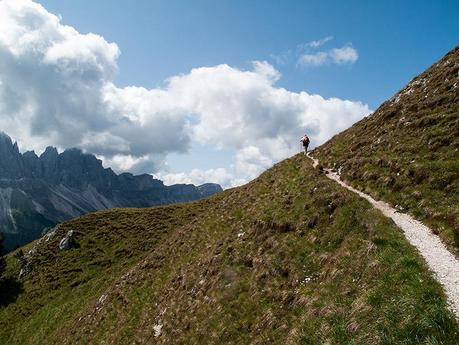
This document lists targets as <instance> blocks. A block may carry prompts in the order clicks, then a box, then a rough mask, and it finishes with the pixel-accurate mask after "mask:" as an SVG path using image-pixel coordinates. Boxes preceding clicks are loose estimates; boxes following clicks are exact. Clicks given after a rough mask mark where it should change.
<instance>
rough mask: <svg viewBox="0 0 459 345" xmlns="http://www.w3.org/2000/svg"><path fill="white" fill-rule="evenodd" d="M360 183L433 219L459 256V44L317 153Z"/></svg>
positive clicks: (356, 184)
mask: <svg viewBox="0 0 459 345" xmlns="http://www.w3.org/2000/svg"><path fill="white" fill-rule="evenodd" d="M313 154H314V156H316V157H317V158H319V160H320V162H321V163H322V164H323V165H325V166H328V167H333V168H335V169H336V170H337V171H339V172H340V174H341V178H342V179H343V180H345V181H347V182H348V183H350V184H351V185H352V186H353V187H355V188H357V189H359V190H362V191H365V192H366V193H369V194H371V195H372V196H373V197H375V198H377V199H378V198H380V199H383V200H385V201H387V202H389V203H391V204H392V205H393V206H396V207H397V208H399V209H400V210H403V211H406V212H409V213H411V214H413V215H414V216H415V217H416V218H417V219H419V220H421V221H423V222H426V223H427V224H428V225H430V226H431V227H432V228H434V229H435V231H436V232H437V233H438V234H439V235H440V236H441V238H442V239H443V240H444V241H445V242H446V243H447V244H448V245H449V246H450V249H451V250H452V251H453V252H454V253H455V254H456V255H458V254H459V47H456V48H455V49H453V50H452V51H451V52H449V53H448V54H447V55H446V56H445V57H443V58H442V59H441V60H440V61H438V62H437V63H436V64H434V65H433V66H432V67H430V68H429V69H427V70H426V71H425V72H424V73H422V74H420V75H419V76H417V77H416V78H414V79H413V80H412V81H411V82H410V83H409V84H408V85H407V86H406V87H405V88H404V89H403V90H401V91H399V92H398V93H397V94H395V95H394V97H392V98H391V99H390V100H389V101H387V102H385V103H383V104H382V105H381V106H380V107H379V108H378V109H377V110H376V111H375V112H374V113H373V114H372V115H370V116H368V117H366V118H364V119H363V120H361V121H360V122H358V123H357V124H355V125H354V126H352V127H351V128H349V129H347V130H346V131H344V132H342V133H340V134H339V135H337V136H335V137H334V138H332V139H331V140H330V141H329V142H327V143H326V144H324V145H323V146H321V147H319V148H318V149H316V150H315V151H314V152H313Z"/></svg>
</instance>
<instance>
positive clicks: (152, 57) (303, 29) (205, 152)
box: [0, 0, 459, 186]
mask: <svg viewBox="0 0 459 345" xmlns="http://www.w3.org/2000/svg"><path fill="white" fill-rule="evenodd" d="M39 3H40V4H42V5H43V6H44V8H45V10H46V11H47V12H49V14H55V15H59V16H60V17H61V24H62V25H69V26H72V27H73V28H75V30H76V31H77V32H78V33H79V34H83V35H84V34H87V33H90V32H91V33H95V34H97V35H99V36H101V37H102V38H103V40H104V42H105V43H107V42H108V43H110V42H114V43H116V45H117V46H118V48H119V51H120V52H121V54H120V55H119V57H118V56H115V55H116V54H114V55H113V56H110V57H107V58H106V57H104V59H105V60H104V61H105V62H107V61H108V62H107V64H108V65H110V66H112V65H116V67H117V72H116V73H113V76H112V75H111V74H106V73H105V72H104V73H105V74H104V75H103V77H101V78H105V79H106V80H107V82H108V83H113V84H115V85H116V87H117V89H114V91H113V92H112V93H110V97H112V98H113V99H114V101H113V102H115V101H116V102H117V103H116V107H119V109H123V111H131V109H132V107H131V105H129V104H131V103H129V102H133V99H137V100H138V99H139V97H140V98H141V99H145V98H148V97H150V96H149V93H148V92H145V93H142V92H143V91H142V90H140V89H138V90H137V91H136V92H138V93H142V96H138V95H137V93H136V96H135V97H134V96H132V95H131V93H129V92H128V90H127V89H126V88H128V87H130V86H135V87H136V88H145V89H146V90H154V92H157V91H158V90H164V89H166V90H167V89H173V91H171V92H169V93H170V99H171V101H170V102H174V100H175V98H174V97H182V96H183V95H184V94H186V96H183V97H184V99H183V100H180V101H179V102H178V103H180V106H176V107H173V108H172V107H171V106H170V105H168V106H167V107H166V106H161V107H159V108H160V110H158V109H157V108H158V107H157V108H155V106H152V107H153V108H151V109H150V108H148V107H147V105H145V106H142V107H139V109H140V108H141V109H140V110H139V109H137V110H135V111H134V110H132V111H133V112H134V113H135V114H133V115H132V117H131V118H130V119H133V118H135V120H136V121H139V123H140V125H139V126H138V127H139V128H138V127H135V129H132V128H128V129H119V128H116V130H114V129H113V128H114V127H113V125H111V127H110V128H111V129H106V130H104V131H99V128H101V127H100V123H102V122H104V121H108V120H107V119H108V117H110V116H112V117H113V116H115V115H114V114H115V113H110V114H108V113H103V114H101V115H100V116H101V118H103V119H104V121H102V120H101V121H99V122H98V123H99V125H97V126H96V125H94V123H90V122H78V125H75V129H74V131H73V132H75V131H78V130H80V131H82V130H84V129H85V127H84V126H88V129H87V130H88V133H93V134H94V135H96V137H97V143H99V142H100V143H101V144H100V145H95V144H94V143H91V144H88V142H89V141H91V140H92V139H88V137H84V136H80V137H77V136H75V139H74V140H73V141H72V140H69V139H68V137H69V136H66V138H61V137H59V136H58V135H57V134H55V133H57V132H56V131H57V129H56V128H50V129H48V130H49V133H51V134H48V135H47V132H46V130H44V129H41V128H40V129H37V127H36V126H33V125H31V126H30V129H29V130H27V131H22V132H19V131H18V132H17V133H13V134H15V135H16V136H17V137H19V138H18V140H19V141H20V143H23V145H25V146H31V145H30V142H31V140H30V139H29V140H27V138H26V137H27V135H29V136H32V137H35V141H34V142H35V143H38V144H36V145H35V146H33V145H32V146H33V148H35V149H37V150H40V145H42V146H44V145H45V144H54V145H57V146H58V147H59V148H61V149H64V148H65V147H66V146H67V145H71V146H81V147H83V148H85V149H86V150H88V151H92V152H94V153H96V154H98V156H100V157H102V158H103V159H104V162H105V163H106V164H109V165H113V166H114V167H115V168H117V169H118V170H123V169H130V170H133V171H135V172H142V171H144V172H153V173H155V174H156V175H158V176H160V177H162V178H164V179H166V182H171V183H172V182H195V183H200V182H203V180H205V179H214V180H215V181H216V182H220V183H223V184H225V185H227V186H229V185H235V184H238V183H241V182H243V181H247V180H249V179H250V178H253V177H254V176H256V175H257V174H258V173H259V172H260V171H262V170H263V169H265V168H267V167H268V166H270V165H271V164H272V163H274V162H276V161H278V160H279V159H282V158H285V157H286V156H288V155H289V154H291V153H293V151H294V150H297V149H298V145H297V143H296V142H295V144H286V143H285V142H287V141H292V140H294V139H293V138H295V140H296V136H297V134H299V133H302V132H303V131H305V130H306V131H311V133H312V139H313V144H320V143H322V142H323V141H324V140H325V139H327V138H328V137H330V136H331V135H332V134H335V133H336V132H337V131H339V130H342V129H344V128H346V127H347V126H348V125H350V124H352V123H353V122H355V121H356V120H358V119H359V118H361V117H362V116H364V115H365V113H366V112H367V110H368V109H372V110H374V109H376V108H377V106H378V105H379V104H380V103H381V102H383V101H384V100H386V99H387V98H389V97H390V96H392V95H393V94H394V93H395V92H396V91H397V90H399V89H400V88H401V87H403V86H404V85H405V84H406V83H407V82H408V81H409V80H410V79H411V78H412V77H414V76H415V75H416V74H418V73H420V72H422V71H423V70H424V69H425V68H427V67H428V66H430V65H431V64H433V63H434V62H435V61H436V60H438V59H439V58H441V57H442V56H443V55H444V54H445V53H446V52H448V51H449V50H450V49H452V48H453V47H454V46H455V45H457V44H458V37H459V24H458V23H459V21H458V20H457V13H459V2H457V1H266V0H265V1H210V0H209V1H171V0H168V1H139V0H138V1H135V2H132V1H107V0H103V1H102V0H99V1H88V0H80V1H70V0H58V1H57V0H43V1H39ZM16 10H17V9H16ZM61 24H58V25H61ZM59 30H60V29H59ZM41 32H42V34H43V35H47V34H48V32H47V31H45V30H43V31H41ZM324 38H328V39H327V40H324V41H326V42H324V43H323V44H322V45H320V46H317V47H313V46H311V44H310V42H313V41H318V40H321V39H324ZM85 40H86V39H85ZM85 42H89V40H86V41H85ZM104 42H102V43H100V42H99V43H100V45H98V46H97V48H94V47H95V46H94V45H91V46H90V48H88V49H89V50H90V51H91V52H93V53H94V52H96V53H94V54H95V55H94V56H96V58H100V56H101V54H102V55H103V53H100V50H103V49H108V46H107V45H106V44H105V43H104ZM308 42H309V45H308ZM0 43H1V41H0ZM9 44H10V45H11V43H9ZM49 44H53V43H49ZM85 44H86V43H85ZM88 44H89V43H88ZM67 46H68V45H67ZM346 47H347V48H352V51H353V52H354V53H355V54H356V55H355V56H354V57H351V58H349V56H346V57H345V60H339V59H338V58H336V54H335V52H336V53H339V51H341V50H342V49H344V48H346ZM80 48H81V47H80ZM80 48H79V49H80ZM11 49H12V48H11ZM92 49H93V50H94V51H93V50H92ZM338 50H339V51H338ZM82 51H84V49H82ZM65 54H67V56H68V54H69V52H66V53H65ZM321 54H322V55H321ZM333 54H335V55H333ZM304 55H308V56H310V57H313V58H314V59H316V58H318V57H321V58H320V61H319V62H318V63H316V64H314V63H301V61H311V59H306V58H305V59H303V60H301V58H302V56H304ZM71 58H72V59H82V60H81V61H85V63H86V61H87V60H85V59H86V57H85V56H83V57H82V56H80V55H78V56H76V55H75V54H73V55H72V56H71ZM346 59H347V60H346ZM27 61H29V60H27ZM56 61H58V62H56ZM56 61H55V62H56V63H59V64H60V63H61V62H62V59H60V60H59V59H56ZM88 61H89V60H88ZM253 61H266V62H267V65H263V66H264V67H263V66H262V67H263V68H258V69H257V68H256V66H255V65H252V63H253ZM314 61H318V60H314ZM105 62H104V63H105ZM47 63H49V62H47ZM18 64H19V62H18ZM23 64H24V63H23V62H22V65H23ZM77 65H82V64H81V63H78V64H77ZM221 65H228V66H229V67H230V69H225V68H217V67H216V66H221ZM59 66H61V65H59ZM260 66H261V65H259V67H260ZM267 66H268V67H267ZM35 67H36V66H35ZM35 67H34V68H35ZM203 67H209V68H211V69H210V70H204V69H202V68H203ZM12 68H13V67H11V69H12ZM36 68H37V69H38V67H36ZM40 68H41V67H40ZM270 68H271V69H273V70H274V72H273V71H272V70H271V69H270ZM192 69H199V70H198V72H197V73H196V75H195V76H194V75H192V74H191V73H190V71H191V70H192ZM250 71H253V72H254V73H252V74H251V73H249V72H250ZM2 72H3V73H4V75H8V73H7V72H8V71H1V70H0V78H1V77H2V74H1V73H2ZM245 72H247V73H245ZM66 75H67V74H66ZM229 75H231V77H229ZM21 76H22V74H21ZM174 76H175V77H178V78H179V81H178V82H177V83H176V84H177V86H171V84H170V82H169V81H168V80H169V78H171V77H174ZM180 76H182V77H183V76H184V78H181V79H180ZM259 76H263V78H264V79H263V81H262V82H261V83H262V84H263V88H265V89H263V88H262V87H261V86H260V84H258V81H259V80H258V79H257V78H258V77H259ZM60 77H61V76H60ZM252 77H254V78H255V79H256V80H255V79H253V78H252ZM15 78H16V80H17V79H18V78H20V77H19V76H16V77H15ZM225 78H229V79H225ZM238 78H240V79H241V83H243V84H241V86H240V87H241V88H244V89H245V88H247V90H248V91H247V95H253V96H247V97H245V95H244V94H242V95H241V94H237V95H233V94H232V92H234V88H238V87H239V84H238V82H237V81H236V82H235V84H231V83H232V82H233V81H234V79H238ZM214 80H222V83H224V84H225V83H228V85H232V86H231V87H232V89H228V90H225V89H224V88H223V87H221V84H215V85H214V84H213V81H214ZM242 80H244V82H242ZM0 81H1V79H0ZM209 81H210V82H209ZM228 81H230V82H228ZM79 82H81V80H80V79H79ZM204 82H206V83H208V84H209V85H210V86H209V87H210V90H211V91H213V90H215V89H218V90H220V93H217V92H215V95H214V96H213V97H214V98H212V99H209V98H208V97H207V96H206V95H207V93H206V95H204V96H203V95H202V90H201V89H199V90H201V91H199V92H198V91H196V88H197V86H196V85H202V84H203V83H204ZM176 84H174V85H176ZM72 85H73V84H72ZM248 85H250V86H248ZM52 87H53V86H52V85H51V86H50V88H52ZM228 87H229V86H228ZM183 89H187V90H188V89H193V92H188V91H186V92H182V91H177V90H183ZM283 89H285V90H287V91H288V94H287V95H284V94H283V91H282V90H283ZM254 90H255V91H254ZM141 91H142V92H141ZM302 91H304V92H306V93H307V95H303V96H300V93H301V92H302ZM0 92H1V91H0ZM229 94H231V95H230V96H228V95H229ZM316 94H317V95H320V96H321V97H322V98H323V99H324V100H325V101H323V100H320V99H319V100H317V99H315V98H313V97H309V96H310V95H316ZM266 95H268V96H266ZM265 96H266V97H267V99H269V100H272V99H275V100H276V101H273V103H272V104H270V105H267V104H266V102H264V103H263V104H260V99H261V98H263V97H265ZM78 97H81V98H82V103H85V104H86V103H87V104H92V103H91V102H95V103H97V100H92V99H89V100H87V99H86V98H85V97H87V96H85V94H81V95H80V96H78ZM154 97H156V95H154ZM154 97H153V98H152V100H153V99H156V98H154ZM190 97H193V98H199V101H198V102H197V104H194V103H193V105H190V104H189V101H188V98H190ZM200 97H202V99H201V98H200ZM241 97H242V100H241ZM250 97H252V98H253V102H251V101H250V99H248V98H250ZM292 97H293V98H295V99H296V98H298V99H296V100H294V101H291V98H292ZM329 98H337V99H339V100H340V101H339V102H338V103H337V104H333V105H330V104H329V103H330V102H327V101H326V100H328V99H329ZM119 99H123V100H125V101H123V102H125V103H126V104H124V103H123V104H122V105H119V102H118V101H119ZM219 99H224V101H222V102H221V107H219V106H218V105H219V104H220V103H218V100H219ZM344 100H350V101H352V102H354V103H353V104H352V105H349V104H347V103H345V102H344ZM34 101H35V102H36V101H37V100H34ZM225 102H227V103H225ZM150 103H154V102H153V101H152V102H150ZM150 103H149V104H150ZM114 104H115V103H114ZM234 105H235V106H234ZM65 106H67V105H62V104H51V105H49V106H48V108H47V109H48V111H49V109H53V110H52V111H56V112H58V110H55V109H65ZM148 106H151V104H150V105H148ZM230 106H231V107H232V106H234V107H232V108H231V109H238V110H239V109H240V110H241V113H243V115H240V116H241V118H240V119H239V118H238V119H237V121H236V120H235V121H233V123H226V121H227V120H228V121H230V120H231V116H232V115H231V113H228V114H225V115H220V116H221V118H220V119H219V120H218V121H214V120H213V118H212V116H214V114H215V112H216V111H218V109H221V108H222V109H223V110H225V109H226V108H228V107H230ZM146 107H147V108H148V111H146V114H143V113H142V111H144V109H145V108H146ZM282 107H284V108H282ZM299 107H304V108H301V109H299ZM73 108H74V106H72V110H73ZM165 108H167V110H163V109H165ZM110 109H112V108H110ZM117 109H118V108H117ZM126 109H128V110H126ZM216 109H217V110H216ZM283 109H285V111H284V110H283ZM85 111H88V112H90V109H89V110H88V109H78V111H76V110H75V115H73V119H75V117H77V116H80V115H79V114H80V113H84V112H85ZM136 111H137V113H136ZM314 111H316V113H315V114H313V115H311V112H314ZM119 112H121V110H119V111H117V112H116V116H121V117H122V115H120V114H118V113H119ZM179 112H181V113H182V117H181V118H180V119H181V120H178V119H177V118H176V117H175V116H178V115H177V113H179ZM140 113H142V114H141V115H139V114H140ZM159 113H161V114H160V115H161V116H160V117H159V118H157V117H154V116H157V115H158V114H159ZM266 113H268V114H271V113H272V116H268V117H263V116H261V115H259V114H266ZM149 114H150V115H149ZM153 114H154V115H153ZM315 115H317V116H316V117H314V116H315ZM24 116H25V115H24ZM38 116H42V115H38V113H37V114H36V116H35V117H38ZM63 116H66V115H65V114H59V113H56V118H60V117H63ZM142 116H146V117H148V116H150V117H151V119H153V118H154V121H153V120H151V121H152V122H154V123H155V124H157V126H156V127H155V126H154V125H153V124H151V125H149V126H145V125H144V122H145V121H143V120H139V118H143V117H142ZM215 116H217V115H215ZM238 116H239V114H238ZM82 117H84V116H83V115H82ZM88 117H90V116H89V115H88ZM166 117H167V123H165V125H164V126H162V127H161V126H159V123H160V122H158V121H160V120H164V118H166ZM171 117H173V118H174V120H173V121H171V120H170V118H171ZM293 118H295V119H296V120H295V121H293V120H292V119H293ZM322 118H324V119H325V120H322ZM190 119H193V121H196V122H202V123H203V126H202V128H198V129H196V128H194V127H193V126H192V125H190V123H189V120H190ZM254 119H256V121H259V124H260V128H261V127H263V128H264V127H265V126H264V125H265V124H266V123H267V122H269V121H272V126H271V127H269V126H267V128H266V129H265V131H264V132H263V133H261V132H260V131H258V130H257V126H256V122H255V123H254V122H253V121H255V120H254ZM335 119H337V120H336V121H335ZM338 119H339V120H338ZM182 120H183V121H188V123H185V122H184V124H178V122H180V121H182ZM283 120H285V121H283ZM85 121H86V120H85ZM110 121H111V120H110ZM120 121H124V120H120ZM205 121H207V122H205ZM333 122H337V123H338V122H339V125H336V126H332V125H330V123H333ZM69 123H71V124H72V125H74V122H73V121H72V122H68V121H67V122H66V124H69ZM220 123H225V124H224V125H223V124H222V128H219V124H220ZM2 125H3V126H4V127H5V128H6V129H7V130H8V128H9V127H8V123H5V124H2ZM288 125H294V126H298V127H299V128H297V130H295V131H290V130H288V129H285V130H279V131H275V130H274V129H273V128H281V127H283V126H285V127H287V126H288ZM237 126H245V127H247V128H252V132H250V131H249V130H247V131H241V133H238V135H237V136H236V135H234V136H232V133H233V132H235V131H236V129H237V128H238V127H237ZM147 127H148V128H147ZM215 127H218V128H219V130H220V132H215V133H212V135H211V134H209V133H210V132H212V130H213V129H214V128H215ZM268 127H269V128H268ZM107 128H108V127H107ZM158 128H160V129H159V132H158V134H156V133H157V132H155V131H158ZM161 128H164V131H166V130H170V131H176V133H177V136H180V138H182V139H183V145H182V146H180V145H177V147H175V146H173V147H168V146H167V145H166V144H164V145H163V142H161V141H160V139H158V140H156V139H155V140H156V141H155V140H152V144H151V145H154V146H155V148H153V149H151V150H150V151H149V150H148V148H147V146H148V139H146V140H143V141H142V140H139V141H141V142H139V143H137V142H135V141H136V140H137V139H138V137H139V136H148V135H149V133H151V135H152V137H154V138H163V137H164V138H163V140H164V141H170V140H174V139H173V138H174V136H166V135H163V134H164V133H161ZM209 129H211V130H209ZM195 130H196V131H197V132H199V131H200V134H199V133H198V134H193V135H190V136H189V137H188V136H187V135H188V133H191V132H193V133H194V131H195ZM205 130H208V131H209V133H207V132H205ZM149 131H150V132H149ZM182 131H183V133H182ZM230 131H231V132H230ZM118 132H119V134H118ZM126 133H131V134H130V136H129V135H127V134H126ZM230 133H231V137H230V135H229V134H230ZM93 134H91V135H93ZM207 134H209V135H207ZM70 136H71V135H70ZM226 137H228V140H224V139H222V138H226ZM255 137H256V140H255V139H254V138H255ZM107 138H108V139H107ZM171 138H172V139H171ZM64 139H65V140H64ZM107 142H109V143H110V144H105V143H107ZM281 142H282V143H281ZM113 143H116V145H118V146H116V145H115V144H113ZM92 144H94V145H92ZM85 145H86V146H85ZM104 145H105V146H104ZM162 146H164V149H161V150H160V149H157V148H158V147H162ZM126 147H130V149H125V148H126ZM134 147H137V148H138V149H134ZM129 150H130V151H129ZM193 169H195V170H196V171H194V173H193V174H192V173H191V171H192V170H193ZM216 169H220V170H218V171H216ZM244 171H250V173H248V174H244V173H243V172H244Z"/></svg>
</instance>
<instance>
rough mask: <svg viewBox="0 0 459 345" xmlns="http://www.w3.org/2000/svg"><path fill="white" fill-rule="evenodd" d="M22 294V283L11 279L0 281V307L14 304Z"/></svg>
mask: <svg viewBox="0 0 459 345" xmlns="http://www.w3.org/2000/svg"><path fill="white" fill-rule="evenodd" d="M22 292H24V288H23V286H22V283H21V282H19V281H17V280H16V279H13V278H3V279H1V280H0V307H6V306H7V305H8V304H10V303H14V302H15V301H16V299H17V298H18V296H19V295H20V294H21V293H22Z"/></svg>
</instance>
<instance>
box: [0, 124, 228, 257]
mask: <svg viewBox="0 0 459 345" xmlns="http://www.w3.org/2000/svg"><path fill="white" fill-rule="evenodd" d="M220 191H222V188H221V187H220V186H219V185H217V184H212V183H207V184H203V185H201V186H194V185H190V184H177V185H172V186H165V185H164V184H163V182H162V181H160V180H157V179H154V178H153V177H152V176H151V175H148V174H143V175H137V176H135V175H133V174H130V173H122V174H119V175H117V174H116V173H115V172H113V170H112V169H110V168H104V167H103V165H102V162H101V161H100V160H99V159H97V158H96V157H95V156H94V155H91V154H86V153H83V152H82V151H81V150H79V149H68V150H65V151H64V152H62V153H58V151H57V149H56V148H54V147H47V148H46V150H45V151H44V152H43V153H42V154H41V155H40V156H38V155H36V154H35V152H33V151H28V152H25V153H21V152H20V151H19V148H18V144H17V143H13V141H12V139H11V138H10V137H9V136H8V135H7V134H5V133H0V229H1V230H0V232H2V233H4V237H5V243H4V246H5V248H6V249H7V250H11V249H12V248H14V247H16V246H19V245H23V244H26V243H28V242H30V241H32V240H34V239H36V238H38V237H39V236H40V235H42V234H43V233H44V232H46V231H47V230H48V229H49V228H51V227H53V226H55V225H56V224H58V223H61V222H63V221H66V220H69V219H71V218H75V217H78V216H81V215H83V214H86V213H89V212H94V211H97V210H102V209H109V208H116V207H150V206H155V205H164V204H170V203H177V202H185V201H192V200H197V199H200V198H205V197H208V196H210V195H212V194H214V193H217V192H220Z"/></svg>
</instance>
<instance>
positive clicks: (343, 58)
mask: <svg viewBox="0 0 459 345" xmlns="http://www.w3.org/2000/svg"><path fill="white" fill-rule="evenodd" d="M358 58H359V54H358V52H357V50H356V49H354V48H353V47H352V46H350V45H346V46H343V47H341V48H333V49H330V50H329V51H326V52H323V51H321V52H317V53H311V54H302V55H301V56H300V57H299V58H298V61H297V64H298V65H300V66H304V67H317V66H322V65H325V64H336V65H345V64H349V65H350V64H353V63H355V62H356V61H357V60H358Z"/></svg>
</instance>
